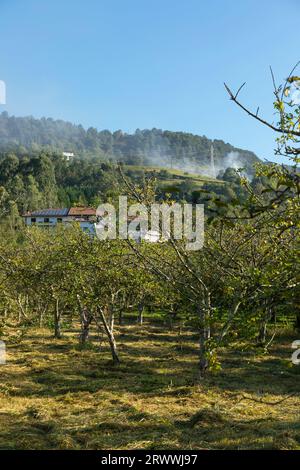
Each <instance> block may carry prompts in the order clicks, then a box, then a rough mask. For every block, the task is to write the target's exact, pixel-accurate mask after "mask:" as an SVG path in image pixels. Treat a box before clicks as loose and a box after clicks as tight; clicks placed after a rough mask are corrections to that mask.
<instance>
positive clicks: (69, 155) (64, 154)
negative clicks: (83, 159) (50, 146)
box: [63, 152, 75, 162]
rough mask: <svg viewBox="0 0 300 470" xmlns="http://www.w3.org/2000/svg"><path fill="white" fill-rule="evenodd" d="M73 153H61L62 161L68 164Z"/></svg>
mask: <svg viewBox="0 0 300 470" xmlns="http://www.w3.org/2000/svg"><path fill="white" fill-rule="evenodd" d="M74 156H75V155H74V153H73V152H63V157H64V159H65V160H66V161H67V162H69V161H70V160H72V159H73V158H74Z"/></svg>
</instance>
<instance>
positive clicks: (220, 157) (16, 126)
mask: <svg viewBox="0 0 300 470" xmlns="http://www.w3.org/2000/svg"><path fill="white" fill-rule="evenodd" d="M211 143H212V141H211V140H210V139H208V138H207V137H205V136H198V135H193V134H189V133H184V132H170V131H162V130H160V129H151V130H139V129H137V130H136V131H135V133H134V134H126V133H124V132H122V131H116V132H110V131H108V130H102V131H97V129H95V128H92V127H90V128H89V129H87V130H85V129H84V128H83V127H82V126H81V125H74V124H71V123H70V122H65V121H62V120H54V119H51V118H42V119H34V118H33V117H15V116H9V115H8V114H7V113H6V112H3V113H2V114H0V150H2V151H3V150H5V151H7V150H12V151H15V150H17V149H18V148H20V147H24V148H25V149H26V150H33V151H39V150H41V148H45V147H46V148H48V149H49V150H50V149H51V150H55V151H57V150H58V151H69V152H74V153H75V154H76V155H78V156H81V157H82V156H86V157H89V156H95V155H97V156H103V158H105V159H107V158H110V159H111V158H112V159H116V160H121V161H124V162H125V163H128V164H134V165H155V166H164V167H173V168H180V169H183V170H185V171H191V172H201V171H204V172H205V169H206V170H207V171H208V172H209V167H210V146H211ZM213 144H214V151H215V165H216V171H218V170H219V169H225V168H226V167H244V168H246V169H247V170H248V171H250V168H251V167H252V165H253V163H254V162H256V161H258V158H257V156H256V155H255V154H254V153H253V152H250V151H248V150H242V149H238V148H235V147H233V146H232V145H230V144H228V143H225V142H223V141H222V140H214V141H213Z"/></svg>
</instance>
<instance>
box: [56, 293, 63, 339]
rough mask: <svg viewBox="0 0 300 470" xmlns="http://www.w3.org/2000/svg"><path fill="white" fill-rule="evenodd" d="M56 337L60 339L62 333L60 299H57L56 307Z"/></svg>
mask: <svg viewBox="0 0 300 470" xmlns="http://www.w3.org/2000/svg"><path fill="white" fill-rule="evenodd" d="M54 337H55V338H57V339H60V338H61V337H62V334H61V314H60V310H59V300H58V299H56V302H55V309H54Z"/></svg>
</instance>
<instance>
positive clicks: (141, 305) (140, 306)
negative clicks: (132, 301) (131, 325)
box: [137, 301, 144, 325]
mask: <svg viewBox="0 0 300 470" xmlns="http://www.w3.org/2000/svg"><path fill="white" fill-rule="evenodd" d="M138 312H139V314H138V318H137V323H138V324H139V325H142V324H143V321H144V302H143V301H142V302H139V304H138Z"/></svg>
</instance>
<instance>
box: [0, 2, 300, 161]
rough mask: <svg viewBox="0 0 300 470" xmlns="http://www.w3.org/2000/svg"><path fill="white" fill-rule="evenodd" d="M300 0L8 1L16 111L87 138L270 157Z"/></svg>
mask: <svg viewBox="0 0 300 470" xmlns="http://www.w3.org/2000/svg"><path fill="white" fill-rule="evenodd" d="M299 19H300V2H299V0H280V1H279V0H272V1H271V0H260V1H258V0H242V1H240V2H238V1H237V0H202V1H201V0H180V1H179V0H150V1H149V0H148V1H146V0H84V1H81V0H63V1H62V0H60V1H58V0H26V1H22V0H0V44H1V55H0V79H2V80H5V82H6V85H7V104H6V106H0V111H2V110H7V111H8V112H9V113H10V114H15V115H17V116H25V115H33V116H35V117H41V116H46V117H53V118H61V119H65V120H69V121H71V122H74V123H81V124H82V125H83V126H84V127H89V126H93V127H96V128H98V129H110V130H117V129H123V130H124V131H126V132H133V131H134V130H135V129H136V128H140V129H144V128H153V127H157V128H161V129H168V130H178V131H187V132H192V133H195V134H200V135H206V136H207V137H209V138H219V139H223V140H225V142H230V143H232V144H233V145H236V146H238V147H241V148H247V149H250V150H253V151H255V152H256V153H257V154H258V155H259V156H260V157H261V158H269V159H272V157H273V148H274V146H275V144H274V139H275V136H274V134H273V133H272V131H269V130H268V129H266V128H263V127H261V126H260V125H259V124H258V123H256V122H255V121H252V120H251V119H250V118H248V117H247V116H246V115H244V114H243V113H242V111H240V110H239V109H237V108H236V107H235V106H234V104H233V103H231V102H230V101H229V100H228V98H227V95H226V93H225V91H224V88H223V82H224V81H226V82H227V83H228V84H230V85H231V86H232V87H233V88H237V87H238V86H239V85H240V84H241V83H243V82H244V81H246V82H247V86H246V87H245V89H244V90H243V92H242V94H241V98H243V100H244V102H245V103H246V104H249V105H250V106H251V107H252V108H254V109H256V107H257V106H258V105H259V106H260V110H261V114H262V115H264V116H265V117H267V118H269V119H271V120H272V119H273V115H272V113H273V110H272V101H273V95H272V83H271V78H270V72H269V65H272V67H273V69H274V72H275V74H276V77H277V78H278V80H279V81H280V80H282V79H283V78H285V77H286V76H287V74H288V72H289V71H290V69H291V68H292V66H293V65H294V64H295V63H296V62H297V61H298V60H299V59H300V48H299V42H300V41H299Z"/></svg>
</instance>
